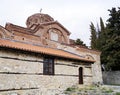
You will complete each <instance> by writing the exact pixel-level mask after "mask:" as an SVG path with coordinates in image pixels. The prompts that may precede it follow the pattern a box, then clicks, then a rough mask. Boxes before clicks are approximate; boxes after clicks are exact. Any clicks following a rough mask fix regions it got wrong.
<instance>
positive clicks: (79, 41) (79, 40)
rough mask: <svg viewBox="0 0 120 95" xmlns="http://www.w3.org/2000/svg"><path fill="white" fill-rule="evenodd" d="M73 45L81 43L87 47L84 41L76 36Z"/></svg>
mask: <svg viewBox="0 0 120 95" xmlns="http://www.w3.org/2000/svg"><path fill="white" fill-rule="evenodd" d="M75 45H82V46H85V47H87V46H86V44H84V42H83V41H82V40H81V39H79V38H77V39H76V40H75Z"/></svg>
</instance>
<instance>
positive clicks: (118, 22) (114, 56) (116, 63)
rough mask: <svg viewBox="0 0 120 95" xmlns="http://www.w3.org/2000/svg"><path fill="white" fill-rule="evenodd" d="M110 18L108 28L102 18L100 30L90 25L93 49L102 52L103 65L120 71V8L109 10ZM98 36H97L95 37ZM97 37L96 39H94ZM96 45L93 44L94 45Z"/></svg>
mask: <svg viewBox="0 0 120 95" xmlns="http://www.w3.org/2000/svg"><path fill="white" fill-rule="evenodd" d="M109 12H110V14H109V16H110V17H109V18H108V20H107V24H106V26H105V25H104V22H103V20H102V18H100V29H96V28H95V27H94V29H95V30H94V31H95V33H94V34H93V33H92V32H93V28H91V26H92V27H93V26H94V25H92V24H91V25H90V29H91V48H92V49H98V50H101V51H102V54H101V63H102V64H104V65H105V67H106V69H108V70H110V69H111V70H120V8H118V10H117V9H116V8H112V9H111V10H109ZM95 35H96V36H95ZM93 37H96V39H93ZM93 42H94V43H95V44H92V43H93Z"/></svg>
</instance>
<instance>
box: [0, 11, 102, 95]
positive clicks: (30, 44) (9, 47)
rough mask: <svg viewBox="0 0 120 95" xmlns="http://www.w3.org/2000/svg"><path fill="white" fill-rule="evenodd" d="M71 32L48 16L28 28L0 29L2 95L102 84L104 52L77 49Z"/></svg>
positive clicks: (35, 18) (40, 15)
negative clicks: (101, 62)
mask: <svg viewBox="0 0 120 95" xmlns="http://www.w3.org/2000/svg"><path fill="white" fill-rule="evenodd" d="M70 34H71V33H70V32H69V31H68V30H67V29H66V28H65V27H64V26H63V25H62V24H60V23H59V22H58V21H55V20H54V18H52V17H51V16H50V15H48V14H43V13H36V14H33V15H31V16H29V17H28V18H27V20H26V27H22V26H19V25H15V24H12V23H6V25H5V27H3V26H0V95H48V94H40V93H46V92H47V91H51V90H53V89H54V90H55V89H63V90H64V89H66V88H68V87H70V86H72V85H77V84H80V85H91V84H97V83H102V72H101V65H100V54H101V52H99V51H96V50H92V49H89V48H86V47H83V46H79V45H75V44H74V43H73V40H71V39H70V38H69V36H70Z"/></svg>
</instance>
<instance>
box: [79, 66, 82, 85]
mask: <svg viewBox="0 0 120 95" xmlns="http://www.w3.org/2000/svg"><path fill="white" fill-rule="evenodd" d="M79 84H83V68H82V67H80V68H79Z"/></svg>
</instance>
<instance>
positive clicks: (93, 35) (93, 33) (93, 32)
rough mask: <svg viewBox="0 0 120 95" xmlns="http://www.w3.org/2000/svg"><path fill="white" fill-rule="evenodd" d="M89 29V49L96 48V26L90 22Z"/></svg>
mask: <svg viewBox="0 0 120 95" xmlns="http://www.w3.org/2000/svg"><path fill="white" fill-rule="evenodd" d="M90 31H91V36H90V40H91V43H90V45H91V49H97V32H96V28H95V26H94V24H93V23H92V22H91V24H90Z"/></svg>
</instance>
